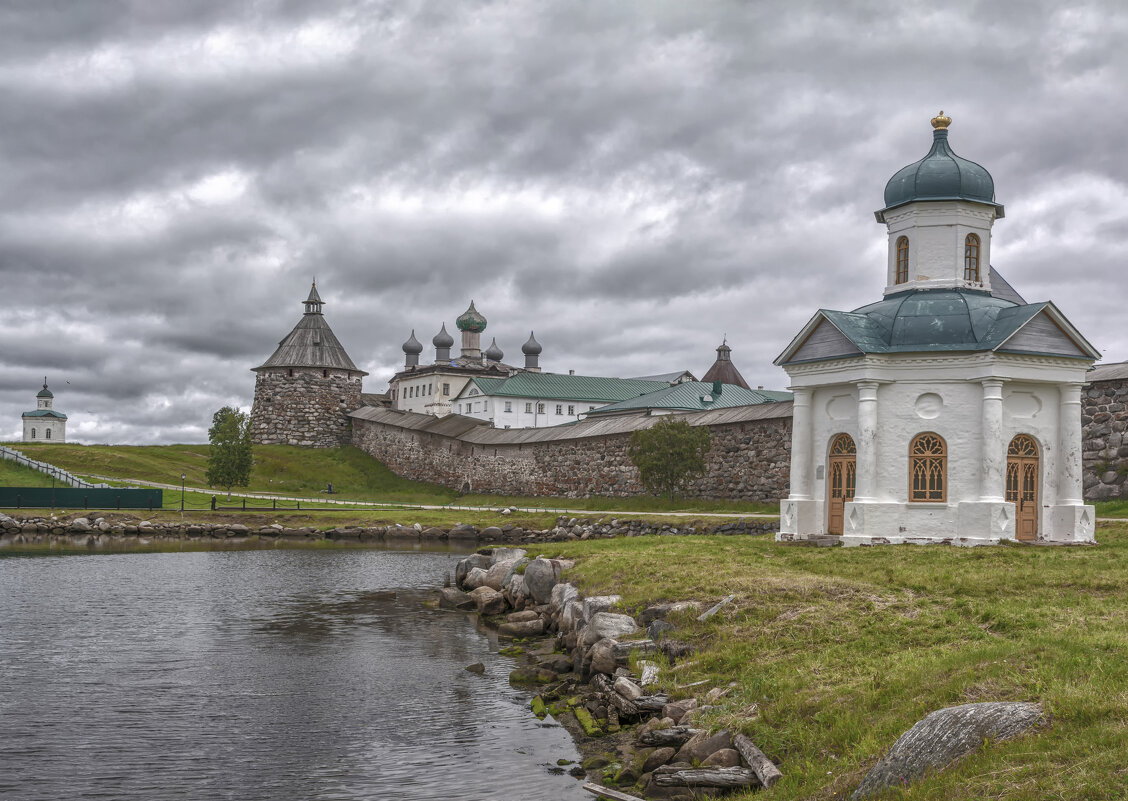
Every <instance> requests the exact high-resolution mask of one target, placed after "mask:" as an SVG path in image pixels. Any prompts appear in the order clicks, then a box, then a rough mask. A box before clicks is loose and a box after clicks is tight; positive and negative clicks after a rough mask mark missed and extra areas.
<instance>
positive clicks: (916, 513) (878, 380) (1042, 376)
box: [776, 112, 1100, 545]
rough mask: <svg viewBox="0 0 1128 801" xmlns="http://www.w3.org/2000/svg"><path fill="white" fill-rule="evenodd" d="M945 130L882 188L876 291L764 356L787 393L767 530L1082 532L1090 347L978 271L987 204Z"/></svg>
mask: <svg viewBox="0 0 1128 801" xmlns="http://www.w3.org/2000/svg"><path fill="white" fill-rule="evenodd" d="M950 124H951V119H950V118H948V117H945V116H944V112H940V115H939V116H938V117H936V118H934V119H933V120H932V126H933V128H934V132H933V143H932V149H931V150H930V151H929V152H928V155H926V156H925V157H924V158H923V159H921V160H920V161H918V162H916V163H914V164H910V165H909V166H907V167H904V168H903V169H901V170H899V171H898V172H897V173H896V174H895V175H894V176H893V177H892V178H891V179H890V180H889V183H888V184H887V185H886V187H885V207H884V208H883V209H881V210H880V211H878V212H876V216H877V220H878V222H881V223H884V224H885V226H886V228H887V230H888V236H889V250H888V253H889V256H888V265H887V276H888V277H887V281H886V287H885V292H884V298H883V299H882V300H880V301H878V302H876V303H871V304H869V305H867V306H863V307H861V308H860V309H855V310H854V311H852V312H840V311H829V310H820V311H818V312H817V313H816V314H815V316H814V317H813V318H812V319H811V321H810V322H809V323H807V325H806V326H805V327H804V328H803V330H802V331H800V332H799V334H798V336H796V337H795V339H794V340H792V342H791V344H790V345H788V347H787V349H786V350H785V351H784V352H783V353H782V354H781V355H780V356H779V357H778V358H777V359H776V364H778V365H780V366H782V367H783V368H784V369H785V370H786V371H787V374H788V375H789V376H790V378H791V387H790V389H791V390H792V392H793V393H794V396H795V400H794V418H793V426H792V453H791V492H790V495H789V496H788V497H787V498H786V499H785V500H783V501H782V502H781V504H780V534H779V535H778V538H779V539H783V540H791V539H806V538H808V537H811V536H814V535H825V534H834V535H841V537H842V542H843V544H845V545H872V544H878V543H904V542H913V543H940V542H944V543H952V544H957V545H979V544H988V543H998V542H999V541H1001V540H1020V541H1043V542H1092V541H1093V526H1094V510H1093V507H1092V506H1086V505H1085V503H1084V500H1083V496H1082V487H1081V413H1080V406H1081V387H1082V385H1083V384H1084V383H1085V381H1086V378H1085V373H1086V371H1087V370H1088V369H1089V367H1090V366H1091V365H1092V364H1093V362H1094V360H1096V359H1099V358H1100V353H1099V352H1098V351H1097V350H1095V349H1094V348H1093V346H1092V345H1090V344H1089V343H1088V342H1087V341H1086V340H1085V338H1084V337H1082V336H1081V334H1080V333H1079V332H1078V331H1077V329H1075V328H1074V327H1073V325H1071V324H1070V322H1069V321H1068V320H1067V319H1066V318H1065V316H1064V315H1062V313H1061V312H1060V311H1059V310H1058V309H1057V307H1055V306H1054V304H1053V303H1052V302H1043V303H1027V302H1026V301H1025V300H1023V299H1022V298H1021V297H1020V296H1019V295H1018V294H1017V293H1016V292H1015V291H1014V290H1013V289H1012V288H1011V287H1010V286H1009V285H1008V284H1007V283H1006V282H1005V281H1004V280H1003V279H1002V278H1001V276H999V274H998V273H997V272H995V271H994V270H993V269H992V268H991V266H990V265H991V261H990V256H991V228H992V225H993V224H994V222H995V220H997V219H1000V218H1002V216H1003V206H1002V205H1001V204H999V203H996V202H995V186H994V181H993V179H992V178H991V175H990V173H988V172H987V170H985V169H984V168H983V167H981V166H980V165H978V164H976V163H974V162H971V161H968V160H966V159H963V158H960V157H959V156H957V155H956V154H955V153H953V152H952V150H951V148H950V147H949V146H948V126H949V125H950Z"/></svg>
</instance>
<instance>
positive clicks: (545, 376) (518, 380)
mask: <svg viewBox="0 0 1128 801" xmlns="http://www.w3.org/2000/svg"><path fill="white" fill-rule="evenodd" d="M471 381H472V383H474V384H475V385H476V386H477V387H478V389H479V391H480V392H481V393H482V394H483V395H495V396H501V397H507V398H544V399H545V400H572V401H588V402H591V403H617V402H618V401H622V400H626V399H627V398H634V397H637V396H639V395H642V394H644V393H647V392H653V391H654V390H656V389H662V388H664V387H668V386H669V385H668V384H666V383H665V382H663V381H644V380H640V379H634V378H600V377H596V376H587V375H561V374H559V373H518V374H517V375H514V376H510V377H509V378H505V379H489V378H473V379H471Z"/></svg>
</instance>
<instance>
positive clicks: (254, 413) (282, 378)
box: [251, 368, 361, 448]
mask: <svg viewBox="0 0 1128 801" xmlns="http://www.w3.org/2000/svg"><path fill="white" fill-rule="evenodd" d="M290 372H293V375H289V373H288V372H278V371H263V372H260V373H259V374H258V377H257V378H256V379H255V402H254V406H252V407H251V441H253V442H254V443H255V444H256V445H304V446H306V447H313V448H336V447H339V446H341V445H347V444H348V442H349V434H350V427H349V415H348V412H349V410H350V409H355V408H357V407H358V406H360V403H361V401H360V390H361V382H360V380H359V379H356V378H349V377H348V376H347V375H346V374H345V373H344V372H343V371H336V370H333V371H322V370H321V369H301V368H295V369H294V370H292V371H290ZM326 372H327V373H328V375H327V376H326V375H324V373H326Z"/></svg>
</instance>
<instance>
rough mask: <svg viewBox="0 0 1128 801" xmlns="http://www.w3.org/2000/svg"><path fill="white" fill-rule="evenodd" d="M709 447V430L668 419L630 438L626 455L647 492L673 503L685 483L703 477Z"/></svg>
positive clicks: (676, 418)
mask: <svg viewBox="0 0 1128 801" xmlns="http://www.w3.org/2000/svg"><path fill="white" fill-rule="evenodd" d="M712 446H713V442H712V440H711V439H710V437H709V429H708V428H706V427H705V426H691V425H690V424H689V423H687V422H686V421H685V420H684V419H683V418H678V417H674V416H673V415H669V416H666V417H663V418H662V419H661V420H659V421H658V422H657V423H655V424H654V425H653V426H651V427H650V428H641V429H639V430H638V431H635V432H634V433H633V434H631V444H630V446H629V447H628V448H627V455H628V456H630V459H631V463H632V464H634V466H635V467H637V468H638V473H639V478H640V479H641V480H642V485H643V486H644V487H646V489H647V490H649V491H650V492H651V493H653V494H654V495H668V496H669V498H670V500H673V499H674V494H675V493H676V492H677V491H678V490H679V489H681V488H682V487H684V486H685V484H686V482H688V481H690V480H691V479H694V478H699V477H700V476H703V475H705V454H707V453H708V452H709V449H710V448H711V447H712Z"/></svg>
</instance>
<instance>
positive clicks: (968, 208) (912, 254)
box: [885, 201, 995, 294]
mask: <svg viewBox="0 0 1128 801" xmlns="http://www.w3.org/2000/svg"><path fill="white" fill-rule="evenodd" d="M994 219H995V210H994V209H993V208H992V207H990V206H984V205H982V204H978V203H965V202H960V201H951V202H937V201H931V202H927V203H910V204H908V205H906V206H904V207H903V208H901V209H897V210H895V211H893V212H890V213H889V214H887V215H886V225H887V228H888V232H889V242H888V259H887V265H886V274H887V282H886V283H887V286H886V288H885V294H889V293H890V292H903V291H904V290H906V289H922V288H929V287H932V288H942V287H955V286H959V287H964V286H975V287H976V288H978V287H979V284H969V283H968V282H966V281H964V277H963V275H964V240H965V239H966V237H967V235H968V234H972V233H974V234H976V235H978V236H979V242H980V250H979V272H980V279H981V281H980V283H981V284H982V288H984V289H988V290H990V288H991V287H990V284H989V283H988V281H987V276H988V273H989V267H988V265H990V264H991V226H992V224H993V223H994ZM902 236H907V237H908V239H909V280H908V282H906V283H903V284H898V283H896V281H897V240H898V239H900V238H901V237H902Z"/></svg>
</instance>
